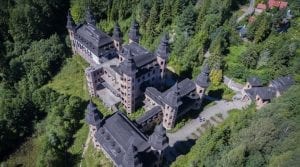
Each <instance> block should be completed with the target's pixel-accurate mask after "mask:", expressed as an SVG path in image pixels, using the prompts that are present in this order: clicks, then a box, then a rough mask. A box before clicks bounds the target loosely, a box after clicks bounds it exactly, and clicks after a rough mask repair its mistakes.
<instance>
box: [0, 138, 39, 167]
mask: <svg viewBox="0 0 300 167" xmlns="http://www.w3.org/2000/svg"><path fill="white" fill-rule="evenodd" d="M41 142H42V141H41V138H39V137H29V138H28V139H27V141H25V142H24V143H23V144H22V145H21V147H20V148H19V149H18V150H17V151H16V152H15V153H13V154H11V155H10V157H9V159H8V160H7V161H6V162H3V163H0V166H8V167H9V166H18V165H20V164H21V165H22V166H24V167H31V166H35V164H33V163H35V162H36V158H37V157H38V154H39V153H40V150H41V148H40V146H41V144H40V143H41Z"/></svg>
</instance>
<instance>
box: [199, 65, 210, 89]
mask: <svg viewBox="0 0 300 167" xmlns="http://www.w3.org/2000/svg"><path fill="white" fill-rule="evenodd" d="M209 73H210V69H209V67H208V65H207V64H205V65H204V66H203V68H202V70H201V73H200V75H198V77H197V79H196V84H197V85H199V86H201V87H203V88H207V87H208V86H209V83H210V79H209Z"/></svg>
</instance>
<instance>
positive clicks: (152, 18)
mask: <svg viewBox="0 0 300 167" xmlns="http://www.w3.org/2000/svg"><path fill="white" fill-rule="evenodd" d="M158 10H159V6H158V4H157V1H156V0H155V1H154V4H153V6H152V8H151V10H150V15H149V19H148V22H147V25H146V27H147V35H148V37H149V38H150V39H152V38H153V37H155V36H156V35H157V34H158V33H159V31H158V30H157V24H158V23H159V11H158Z"/></svg>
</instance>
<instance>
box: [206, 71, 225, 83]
mask: <svg viewBox="0 0 300 167" xmlns="http://www.w3.org/2000/svg"><path fill="white" fill-rule="evenodd" d="M209 76H210V80H211V83H212V84H213V85H214V86H218V85H220V84H221V82H222V79H223V72H222V70H217V69H213V70H211V72H210V75H209Z"/></svg>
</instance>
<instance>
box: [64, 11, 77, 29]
mask: <svg viewBox="0 0 300 167" xmlns="http://www.w3.org/2000/svg"><path fill="white" fill-rule="evenodd" d="M75 26H76V25H75V22H74V20H73V17H72V15H71V11H70V10H69V11H68V15H67V25H66V27H67V29H73V28H74V27H75Z"/></svg>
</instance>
